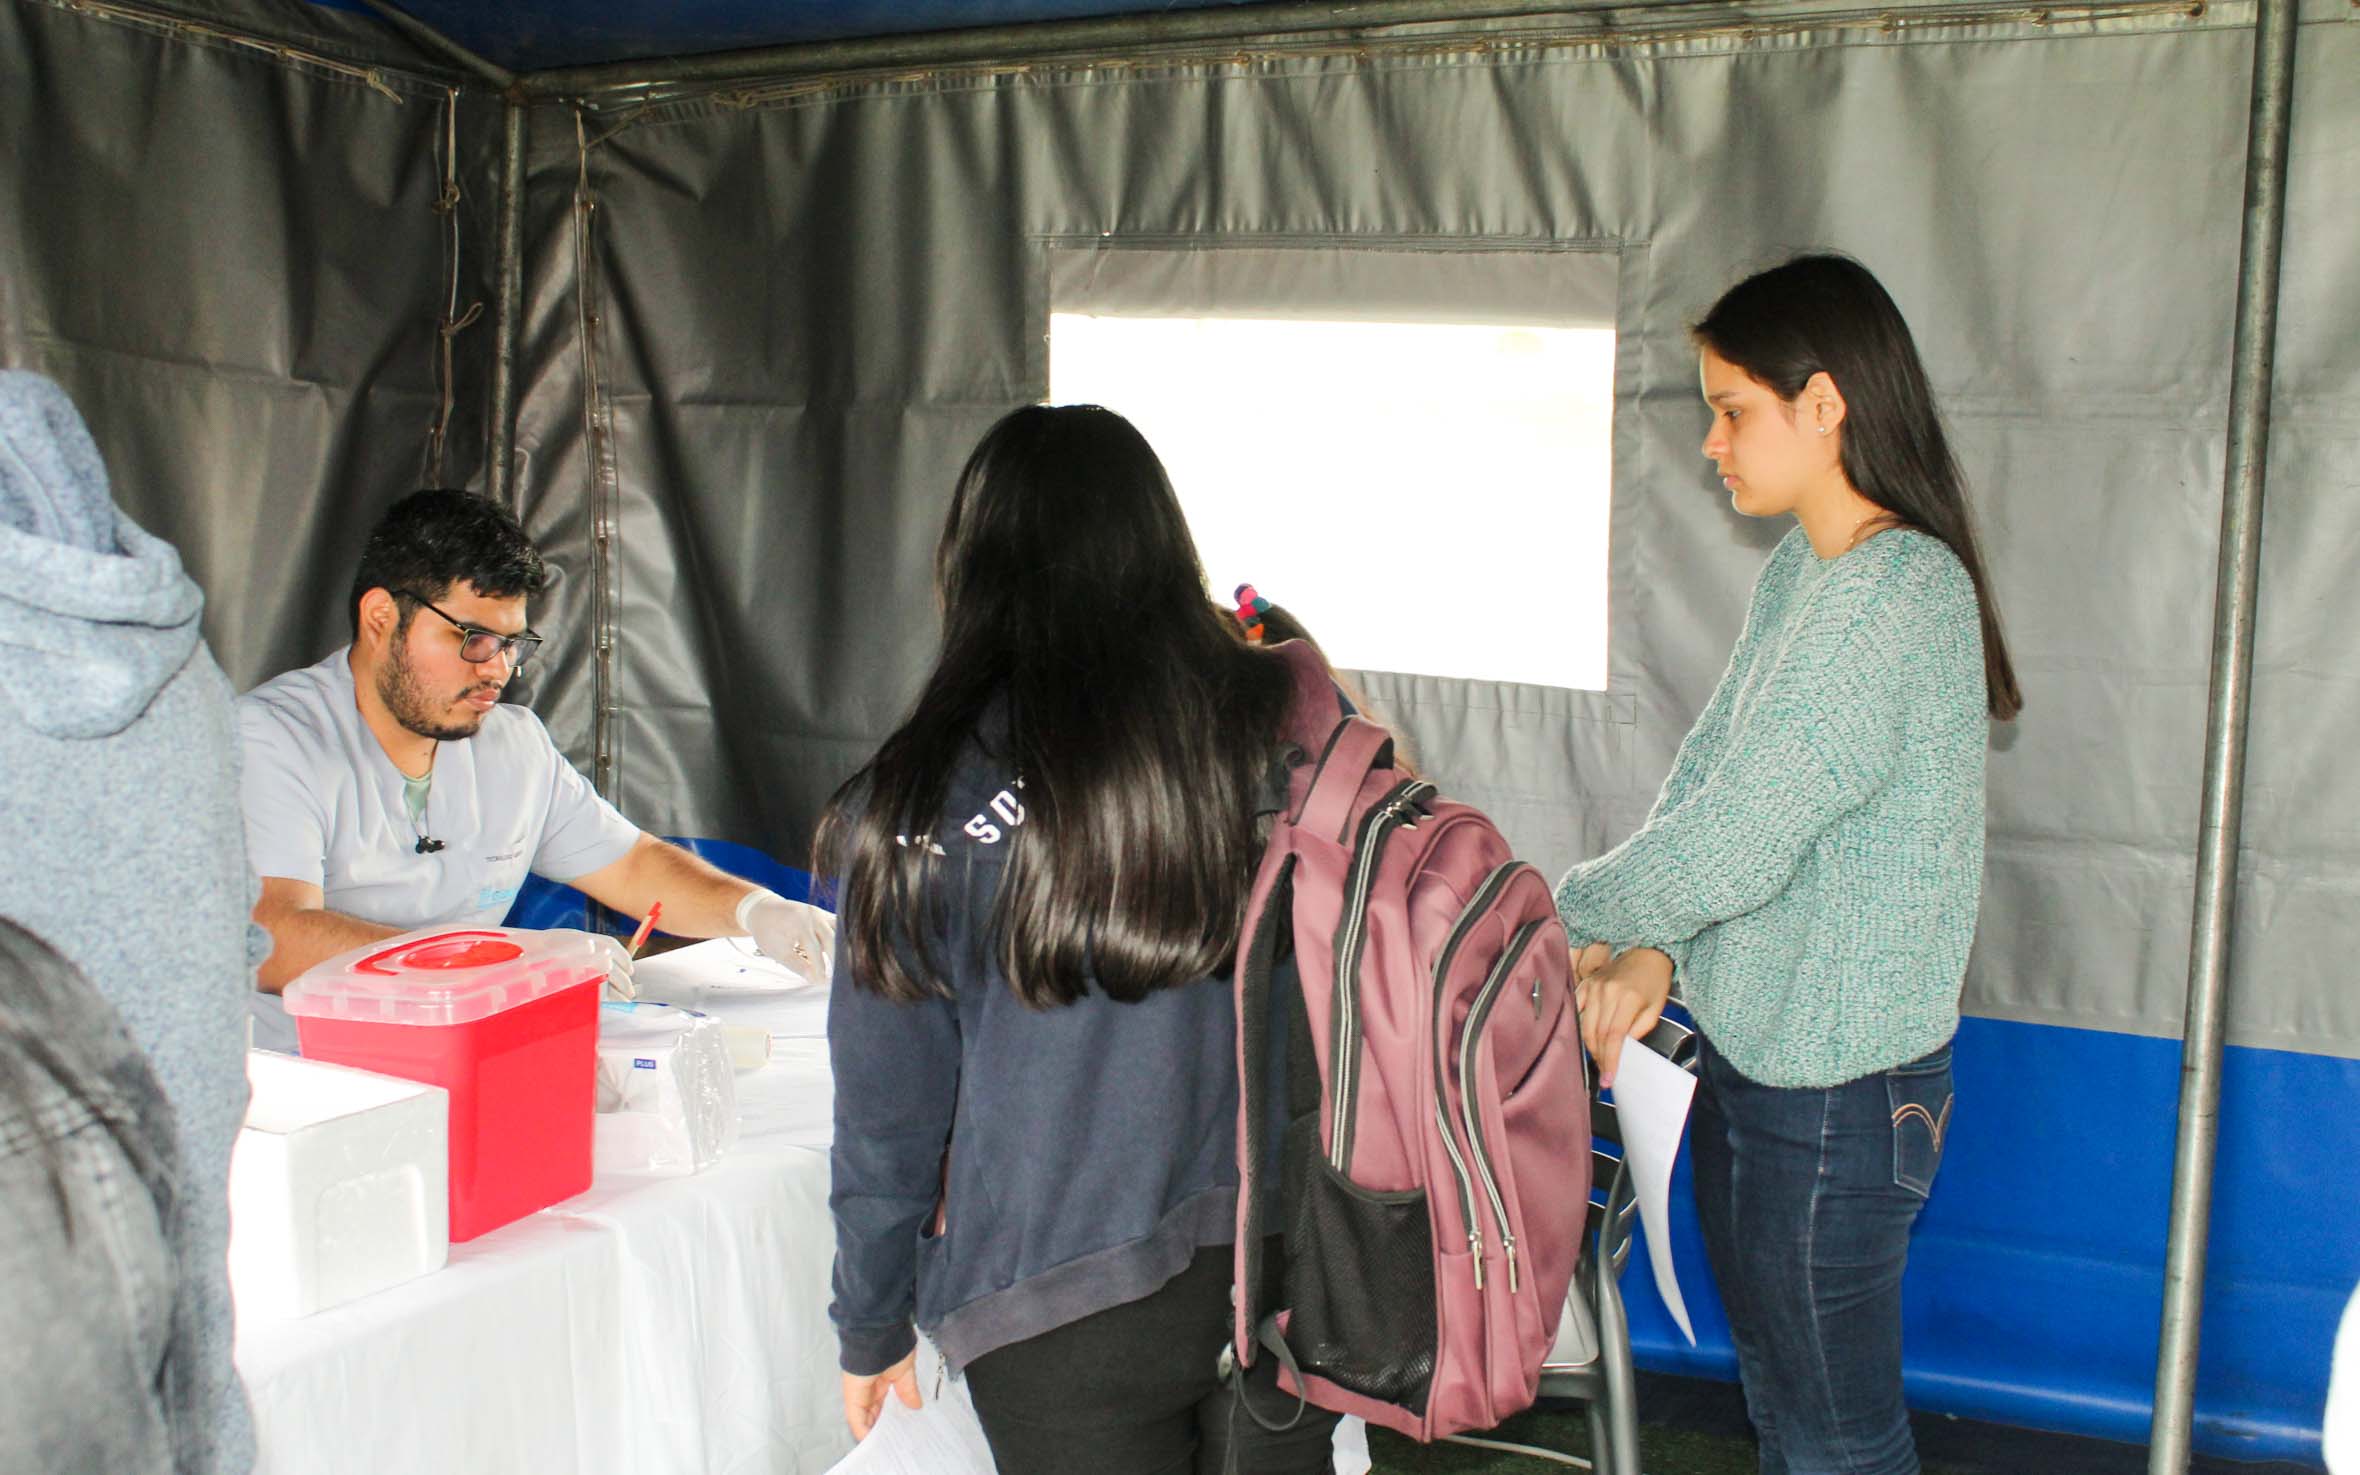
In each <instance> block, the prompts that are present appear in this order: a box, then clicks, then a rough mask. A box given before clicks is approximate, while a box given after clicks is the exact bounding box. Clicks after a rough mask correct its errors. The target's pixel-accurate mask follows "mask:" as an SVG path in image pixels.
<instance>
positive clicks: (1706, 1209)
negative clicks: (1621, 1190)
mask: <svg viewBox="0 0 2360 1475" xmlns="http://www.w3.org/2000/svg"><path fill="white" fill-rule="evenodd" d="M1693 336H1694V338H1695V341H1696V345H1697V348H1698V351H1699V359H1700V365H1701V370H1702V377H1703V385H1704V396H1705V400H1706V403H1707V404H1708V406H1709V407H1710V408H1711V411H1712V417H1713V420H1712V430H1711V431H1710V432H1709V433H1708V434H1707V435H1706V437H1705V441H1704V446H1703V450H1704V454H1705V455H1707V456H1709V457H1711V458H1712V459H1713V461H1714V463H1715V465H1716V466H1717V467H1718V468H1719V470H1720V472H1721V479H1722V482H1723V484H1724V485H1726V486H1727V487H1728V489H1729V493H1730V498H1731V501H1732V502H1733V503H1734V505H1735V506H1736V508H1737V510H1738V511H1739V512H1741V513H1743V514H1745V515H1746V516H1749V517H1786V516H1791V517H1793V518H1794V520H1795V522H1796V524H1797V526H1796V527H1795V528H1794V529H1793V530H1792V531H1791V532H1789V533H1788V535H1787V536H1786V538H1785V539H1784V540H1783V541H1782V542H1780V543H1779V545H1778V547H1777V550H1776V551H1775V552H1773V553H1772V554H1771V555H1770V561H1769V563H1768V564H1767V565H1765V566H1764V568H1763V570H1762V573H1761V576H1760V578H1759V579H1758V580H1757V581H1756V583H1755V585H1754V596H1753V603H1752V607H1751V608H1750V609H1749V610H1748V612H1747V615H1746V622H1745V629H1744V632H1743V633H1742V634H1741V635H1740V636H1739V637H1738V642H1737V649H1736V651H1735V653H1734V654H1733V655H1732V656H1731V657H1730V660H1729V669H1728V671H1727V672H1726V673H1725V674H1723V676H1722V678H1721V683H1720V685H1719V687H1718V688H1716V689H1715V690H1714V692H1713V695H1712V699H1711V700H1710V701H1709V702H1708V703H1707V704H1706V705H1705V709H1704V713H1703V715H1701V716H1700V717H1698V718H1697V721H1696V725H1695V727H1694V728H1693V729H1691V730H1690V732H1689V734H1688V737H1687V739H1686V740H1685V741H1684V742H1682V743H1681V745H1680V751H1679V755H1678V757H1677V758H1676V759H1675V760H1674V761H1673V765H1672V772H1671V776H1670V777H1669V778H1668V779H1666V780H1665V782H1664V787H1663V792H1662V794H1661V795H1660V796H1659V797H1658V798H1657V800H1656V803H1655V808H1654V810H1653V811H1652V812H1651V813H1650V814H1649V816H1648V818H1647V822H1646V824H1645V825H1644V826H1642V827H1641V828H1640V830H1639V831H1638V833H1636V834H1634V835H1633V836H1631V838H1630V839H1629V840H1627V841H1625V842H1624V843H1623V844H1622V845H1620V846H1618V847H1617V848H1615V849H1614V850H1612V851H1610V852H1608V853H1607V854H1605V855H1602V856H1600V857H1598V858H1597V859H1595V860H1592V861H1588V862H1586V863H1584V864H1582V865H1578V866H1576V867H1574V868H1573V870H1572V871H1570V872H1569V873H1567V875H1566V877H1565V879H1564V881H1563V882H1562V883H1561V884H1560V885H1559V887H1558V891H1557V908H1558V912H1559V914H1560V915H1561V916H1562V917H1563V918H1564V921H1565V927H1566V931H1567V934H1568V935H1569V936H1570V937H1571V938H1572V939H1573V942H1574V947H1575V952H1576V955H1577V956H1576V961H1575V971H1576V975H1577V977H1578V978H1579V979H1580V983H1579V986H1578V995H1577V996H1578V998H1579V1001H1580V1004H1581V1008H1582V1028H1583V1036H1584V1039H1585V1040H1586V1042H1587V1043H1588V1045H1589V1047H1590V1050H1591V1052H1592V1053H1593V1054H1594V1055H1595V1056H1596V1057H1597V1059H1598V1064H1599V1070H1600V1075H1601V1078H1602V1079H1604V1080H1606V1081H1609V1082H1611V1081H1612V1079H1613V1075H1614V1069H1615V1066H1616V1065H1617V1063H1618V1062H1619V1059H1620V1054H1621V1049H1622V1044H1623V1041H1624V1040H1625V1039H1627V1038H1628V1037H1630V1036H1633V1035H1637V1034H1643V1033H1645V1032H1646V1031H1647V1030H1648V1029H1649V1028H1651V1027H1653V1025H1654V1023H1655V1020H1656V1017H1657V1016H1658V1015H1659V1014H1660V1013H1661V1012H1662V1009H1663V1006H1664V1002H1665V1000H1666V999H1667V998H1668V997H1669V996H1670V995H1671V994H1672V992H1673V991H1674V989H1675V986H1676V988H1677V991H1678V993H1679V996H1680V999H1681V1002H1682V1003H1684V1004H1685V1005H1686V1006H1687V1007H1688V1009H1689V1011H1690V1013H1691V1014H1693V1015H1694V1017H1695V1019H1696V1022H1697V1025H1698V1027H1699V1029H1700V1031H1701V1033H1702V1035H1703V1038H1704V1052H1703V1066H1702V1071H1701V1075H1702V1080H1701V1084H1700V1087H1699V1090H1698V1093H1697V1100H1696V1109H1695V1116H1694V1120H1693V1123H1692V1127H1693V1138H1692V1143H1693V1145H1692V1151H1693V1155H1694V1163H1695V1169H1696V1197H1697V1213H1698V1218H1699V1220H1700V1222H1701V1224H1702V1227H1703V1229H1704V1237H1705V1247H1706V1251H1707V1253H1708V1255H1709V1256H1710V1258H1711V1260H1712V1265H1713V1273H1714V1276H1715V1278H1716V1279H1717V1280H1718V1281H1719V1283H1720V1287H1721V1297H1722V1302H1723V1304H1724V1306H1725V1307H1726V1309H1727V1311H1728V1314H1729V1324H1730V1331H1731V1336H1732V1339H1733V1340H1734V1341H1735V1343H1736V1345H1737V1356H1738V1370H1739V1373H1740V1376H1741V1377H1742V1378H1743V1380H1744V1383H1745V1392H1746V1404H1747V1409H1748V1411H1749V1413H1750V1414H1751V1416H1752V1418H1753V1422H1754V1427H1755V1431H1756V1433H1757V1435H1758V1436H1759V1438H1760V1441H1761V1448H1762V1462H1761V1468H1762V1471H1763V1475H1836V1472H1842V1475H1914V1472H1915V1471H1916V1470H1917V1469H1918V1463H1917V1454H1916V1450H1915V1447H1914V1446H1913V1444H1912V1442H1911V1439H1910V1433H1909V1419H1908V1413H1907V1410H1906V1409H1905V1407H1904V1406H1903V1403H1902V1396H1901V1273H1902V1268H1903V1266H1904V1264H1905V1263H1906V1261H1907V1258H1908V1253H1909V1230H1910V1226H1911V1225H1912V1224H1913V1223H1914V1222H1915V1221H1916V1218H1917V1212H1918V1209H1919V1207H1920V1206H1921V1205H1922V1203H1923V1202H1924V1200H1925V1196H1926V1194H1927V1192H1928V1191H1929V1190H1930V1188H1931V1187H1932V1183H1933V1177H1934V1170H1935V1167H1936V1166H1937V1164H1938V1163H1939V1162H1940V1160H1941V1153H1942V1140H1943V1136H1944V1134H1945V1133H1946V1132H1947V1130H1948V1128H1949V1125H1950V1109H1951V1089H1950V1038H1951V1035H1952V1034H1953V1033H1954V1032H1955V1030H1956V1029H1957V1027H1958V998H1959V987H1960V983H1961V981H1962V979H1963V978H1964V976H1965V972H1966V964H1967V951H1968V948H1969V946H1970V945H1971V944H1972V942H1973V940H1974V935H1975V911H1976V906H1977V903H1978V900H1979V898H1980V894H1981V886H1982V874H1983V760H1984V748H1985V742H1986V737H1987V721H1988V719H1990V718H1998V719H2001V720H2006V719H2009V718H2012V717H2014V716H2015V714H2016V712H2017V710H2018V708H2019V707H2020V706H2021V705H2022V698H2021V695H2020V693H2019V692H2018V690H2017V687H2016V678H2015V674H2014V672H2013V670H2012V669H2011V668H2010V666H2009V663H2008V657H2007V649H2006V646H2005V645H2004V644H2003V643H2002V641H2001V638H2000V628H1999V619H1998V614H1997V611H1996V610H1995V609H1994V607H1993V604H1992V598H1991V591H1990V587H1989V584H1988V581H1987V580H1986V579H1985V577H1984V573H1983V564H1982V559H1981V556H1980V555H1979V553H1978V552H1977V550H1976V546H1975V538H1974V534H1973V531H1972V528H1971V524H1970V521H1969V518H1968V515H1967V507H1966V496H1965V489H1964V486H1963V483H1962V478H1961V477H1960V475H1959V471H1958V467H1957V465H1956V463H1955V462H1954V461H1953V460H1952V458H1951V454H1950V449H1949V445H1948V443H1947V441H1946V440H1945V438H1944V436H1943V433H1942V427H1941V422H1940V420H1939V419H1938V418H1937V416H1936V414H1935V410H1934V401H1933V396H1932V393H1931V391H1930V389H1929V388H1928V386H1927V382H1926V375H1925V370H1924V367H1923V366H1922V365H1921V364H1920V363H1919V361H1918V355H1917V349H1916V346H1915V345H1914V344H1913V342H1912V341H1911V339H1910V335H1909V329H1908V326H1907V325H1906V324H1905V323H1903V321H1902V319H1901V314H1900V312H1899V310H1898V309H1896V308H1895V307H1894V305H1893V301H1892V299H1891V298H1890V297H1889V296H1887V295H1886V293H1885V291H1884V289H1883V288H1882V287H1881V286H1879V285H1878V283H1877V281H1876V279H1875V278H1874V277H1872V276H1871V275H1869V273H1868V272H1867V270H1866V269H1864V268H1863V267H1861V266H1860V265H1859V264H1858V263H1857V262H1853V261H1850V260H1848V259H1845V258H1842V257H1836V256H1804V257H1798V258H1796V259H1795V260H1793V261H1790V262H1787V263H1786V264H1785V265H1783V266H1779V267H1776V268H1773V269H1772V270H1770V271H1766V272H1763V273H1761V274H1760V275H1758V276H1754V277H1751V278H1749V279H1747V280H1746V281H1744V282H1741V283H1739V284H1738V285H1737V286H1736V287H1733V288H1731V289H1730V290H1729V292H1728V293H1727V294H1726V295H1724V296H1723V297H1722V298H1721V300H1720V301H1719V302H1718V303H1716V304H1715V305H1714V307H1713V310H1712V311H1711V312H1710V313H1708V314H1707V315H1706V316H1705V318H1704V320H1703V321H1702V322H1700V323H1699V324H1697V326H1696V328H1695V330H1694V334H1693Z"/></svg>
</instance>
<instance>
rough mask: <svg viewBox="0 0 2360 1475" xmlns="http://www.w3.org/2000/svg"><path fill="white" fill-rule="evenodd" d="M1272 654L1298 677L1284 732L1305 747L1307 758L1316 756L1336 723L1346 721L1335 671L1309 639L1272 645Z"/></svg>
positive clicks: (1300, 746)
mask: <svg viewBox="0 0 2360 1475" xmlns="http://www.w3.org/2000/svg"><path fill="white" fill-rule="evenodd" d="M1270 653H1271V654H1272V655H1275V656H1277V657H1278V658H1279V659H1280V660H1282V661H1284V662H1286V665H1287V670H1288V672H1289V673H1290V674H1292V675H1293V676H1294V678H1295V696H1294V700H1293V701H1291V702H1290V703H1288V705H1287V720H1286V727H1285V730H1284V733H1283V735H1284V737H1285V738H1286V740H1287V741H1288V742H1290V743H1292V744H1294V745H1295V746H1296V747H1298V748H1300V749H1302V750H1303V756H1304V757H1306V758H1317V757H1318V756H1319V755H1320V754H1321V753H1322V752H1324V751H1326V749H1327V744H1328V737H1329V735H1330V734H1332V733H1334V732H1335V730H1336V724H1337V723H1339V722H1341V721H1343V720H1344V704H1343V702H1342V701H1341V700H1340V699H1339V698H1338V697H1337V695H1336V673H1335V672H1333V671H1331V670H1329V669H1328V663H1327V662H1326V661H1325V660H1323V659H1321V657H1320V654H1319V652H1318V651H1316V650H1313V649H1312V648H1311V645H1310V642H1308V641H1303V640H1289V641H1285V642H1282V643H1281V644H1278V645H1274V646H1271V647H1270Z"/></svg>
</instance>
